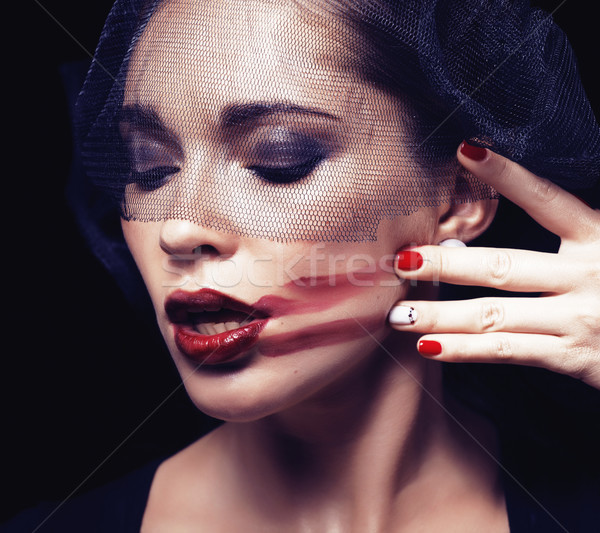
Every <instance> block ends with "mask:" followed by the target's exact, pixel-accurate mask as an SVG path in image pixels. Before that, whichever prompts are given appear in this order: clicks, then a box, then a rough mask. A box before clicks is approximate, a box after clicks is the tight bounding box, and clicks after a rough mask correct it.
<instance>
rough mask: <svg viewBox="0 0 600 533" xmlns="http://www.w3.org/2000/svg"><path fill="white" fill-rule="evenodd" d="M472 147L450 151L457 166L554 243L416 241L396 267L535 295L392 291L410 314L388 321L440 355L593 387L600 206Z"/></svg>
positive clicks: (598, 367)
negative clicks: (539, 248) (432, 296)
mask: <svg viewBox="0 0 600 533" xmlns="http://www.w3.org/2000/svg"><path fill="white" fill-rule="evenodd" d="M479 156H480V157H481V156H483V158H482V159H480V160H476V159H470V158H468V157H466V155H465V154H463V153H462V152H461V151H460V150H459V152H458V158H459V161H460V162H461V164H462V165H463V166H464V167H465V168H467V170H469V171H471V172H472V173H473V174H474V175H475V176H477V177H478V178H479V179H480V180H481V181H483V182H485V183H488V184H490V185H491V186H492V187H494V188H495V189H496V190H497V191H498V192H499V193H500V194H502V195H503V196H505V197H506V198H508V199H509V200H511V201H512V202H514V203H515V204H517V205H519V206H520V207H521V208H523V209H524V210H525V211H526V212H527V213H528V214H529V215H530V216H531V217H532V218H533V219H535V220H536V221H537V222H538V223H539V224H541V225H542V226H544V227H545V228H546V229H548V230H549V231H551V232H552V233H555V234H556V235H558V236H559V237H560V238H561V245H560V249H559V252H558V253H541V252H533V251H528V250H511V249H500V248H446V247H441V246H421V247H418V248H412V249H411V251H412V252H417V253H419V254H420V255H421V256H422V258H423V259H424V260H423V263H422V265H421V266H420V267H419V268H417V269H416V270H412V271H410V270H397V273H398V275H399V276H400V277H402V278H404V279H408V280H416V279H419V280H430V281H431V280H439V281H441V282H446V283H453V284H461V285H477V286H483V287H495V288H498V289H502V290H507V291H519V292H536V293H542V296H540V297H531V298H479V299H473V300H465V301H455V302H433V301H402V302H398V304H397V305H399V306H403V307H405V308H407V307H408V308H410V307H412V308H414V310H415V311H414V312H413V313H412V316H413V318H414V317H415V315H416V319H414V324H412V325H410V324H409V325H394V324H393V323H392V326H393V327H394V328H395V329H397V330H400V331H416V332H420V333H425V334H426V335H425V336H424V337H421V339H420V340H419V342H418V348H419V352H420V353H421V354H422V355H425V356H429V357H433V358H435V359H438V360H440V361H448V362H487V363H510V364H522V365H531V366H539V367H544V368H547V369H549V370H552V371H554V372H559V373H562V374H567V375H569V376H572V377H574V378H578V379H581V380H583V381H584V382H586V383H587V384H588V385H591V386H593V387H596V388H598V389H600V211H594V210H593V209H591V208H590V207H588V206H587V205H586V204H584V203H583V202H582V201H580V200H579V199H577V198H576V197H575V196H573V195H572V194H569V193H568V192H566V191H565V190H563V189H561V188H560V187H558V186H557V185H555V184H554V183H552V182H550V181H548V180H545V179H542V178H539V177H538V176H535V175H534V174H532V173H531V172H529V171H527V170H525V169H524V168H523V167H521V166H520V165H518V164H517V163H514V162H512V161H510V160H508V159H506V158H504V157H502V156H500V155H498V154H495V153H493V152H492V151H490V150H486V151H485V152H482V151H480V152H479ZM400 311H401V310H400ZM399 314H400V315H401V314H402V313H401V312H400V313H399ZM392 317H393V315H392ZM390 322H392V320H390ZM438 352H439V353H438Z"/></svg>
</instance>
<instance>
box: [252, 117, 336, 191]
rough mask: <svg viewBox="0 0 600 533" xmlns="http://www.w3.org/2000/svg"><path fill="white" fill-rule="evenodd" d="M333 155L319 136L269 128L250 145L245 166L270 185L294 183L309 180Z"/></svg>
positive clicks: (283, 128)
mask: <svg viewBox="0 0 600 533" xmlns="http://www.w3.org/2000/svg"><path fill="white" fill-rule="evenodd" d="M330 151H331V149H330V147H329V146H328V145H327V142H326V141H325V140H324V139H320V138H318V137H317V136H314V135H311V134H307V133H300V132H297V131H293V130H290V129H288V128H286V127H281V126H279V127H273V128H270V129H269V128H267V129H266V130H263V131H261V132H259V134H258V135H256V138H255V139H254V141H253V142H252V143H251V147H250V148H249V153H248V159H249V161H250V163H249V164H247V165H245V166H246V168H247V169H249V170H251V171H252V172H253V173H254V174H256V175H257V176H259V177H260V178H262V179H263V180H265V181H267V182H270V183H276V184H286V183H294V182H297V181H300V180H302V179H304V178H306V177H307V176H309V175H310V174H311V173H312V172H313V171H314V170H315V169H316V168H317V167H318V166H319V164H320V163H321V162H322V161H323V160H325V159H326V158H327V157H328V156H329V153H330Z"/></svg>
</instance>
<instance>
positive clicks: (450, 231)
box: [434, 199, 498, 242]
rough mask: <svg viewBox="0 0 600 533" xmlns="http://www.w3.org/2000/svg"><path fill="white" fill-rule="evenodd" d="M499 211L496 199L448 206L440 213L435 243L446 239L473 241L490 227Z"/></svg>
mask: <svg viewBox="0 0 600 533" xmlns="http://www.w3.org/2000/svg"><path fill="white" fill-rule="evenodd" d="M497 209H498V200H495V199H485V200H478V201H476V202H467V203H461V204H455V205H451V206H449V207H448V206H446V209H445V210H444V211H442V212H441V213H440V218H439V221H438V226H437V230H436V232H435V237H434V238H435V242H442V241H443V240H445V239H459V240H461V241H463V242H469V241H472V240H473V239H475V238H476V237H479V235H481V234H482V233H483V232H484V231H485V230H486V229H487V228H488V227H489V225H490V224H491V223H492V220H493V219H494V216H495V215H496V211H497Z"/></svg>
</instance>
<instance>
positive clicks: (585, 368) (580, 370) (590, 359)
mask: <svg viewBox="0 0 600 533" xmlns="http://www.w3.org/2000/svg"><path fill="white" fill-rule="evenodd" d="M563 359H564V368H566V369H568V370H567V371H568V373H569V375H570V376H572V377H574V378H576V379H584V378H585V377H586V376H588V375H589V373H590V372H591V371H592V369H594V368H595V371H596V372H597V371H598V370H599V367H600V359H599V357H598V353H597V351H596V350H595V349H594V348H593V347H592V346H591V345H590V344H589V343H585V342H574V343H571V344H570V345H568V346H567V347H566V348H565V350H564V353H563Z"/></svg>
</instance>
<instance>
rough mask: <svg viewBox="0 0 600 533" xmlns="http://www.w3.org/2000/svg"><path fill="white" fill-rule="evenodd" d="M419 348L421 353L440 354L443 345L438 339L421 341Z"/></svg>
mask: <svg viewBox="0 0 600 533" xmlns="http://www.w3.org/2000/svg"><path fill="white" fill-rule="evenodd" d="M418 350H419V353H420V354H421V355H440V354H441V353H442V345H441V344H440V343H439V342H438V341H419V346H418Z"/></svg>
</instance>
